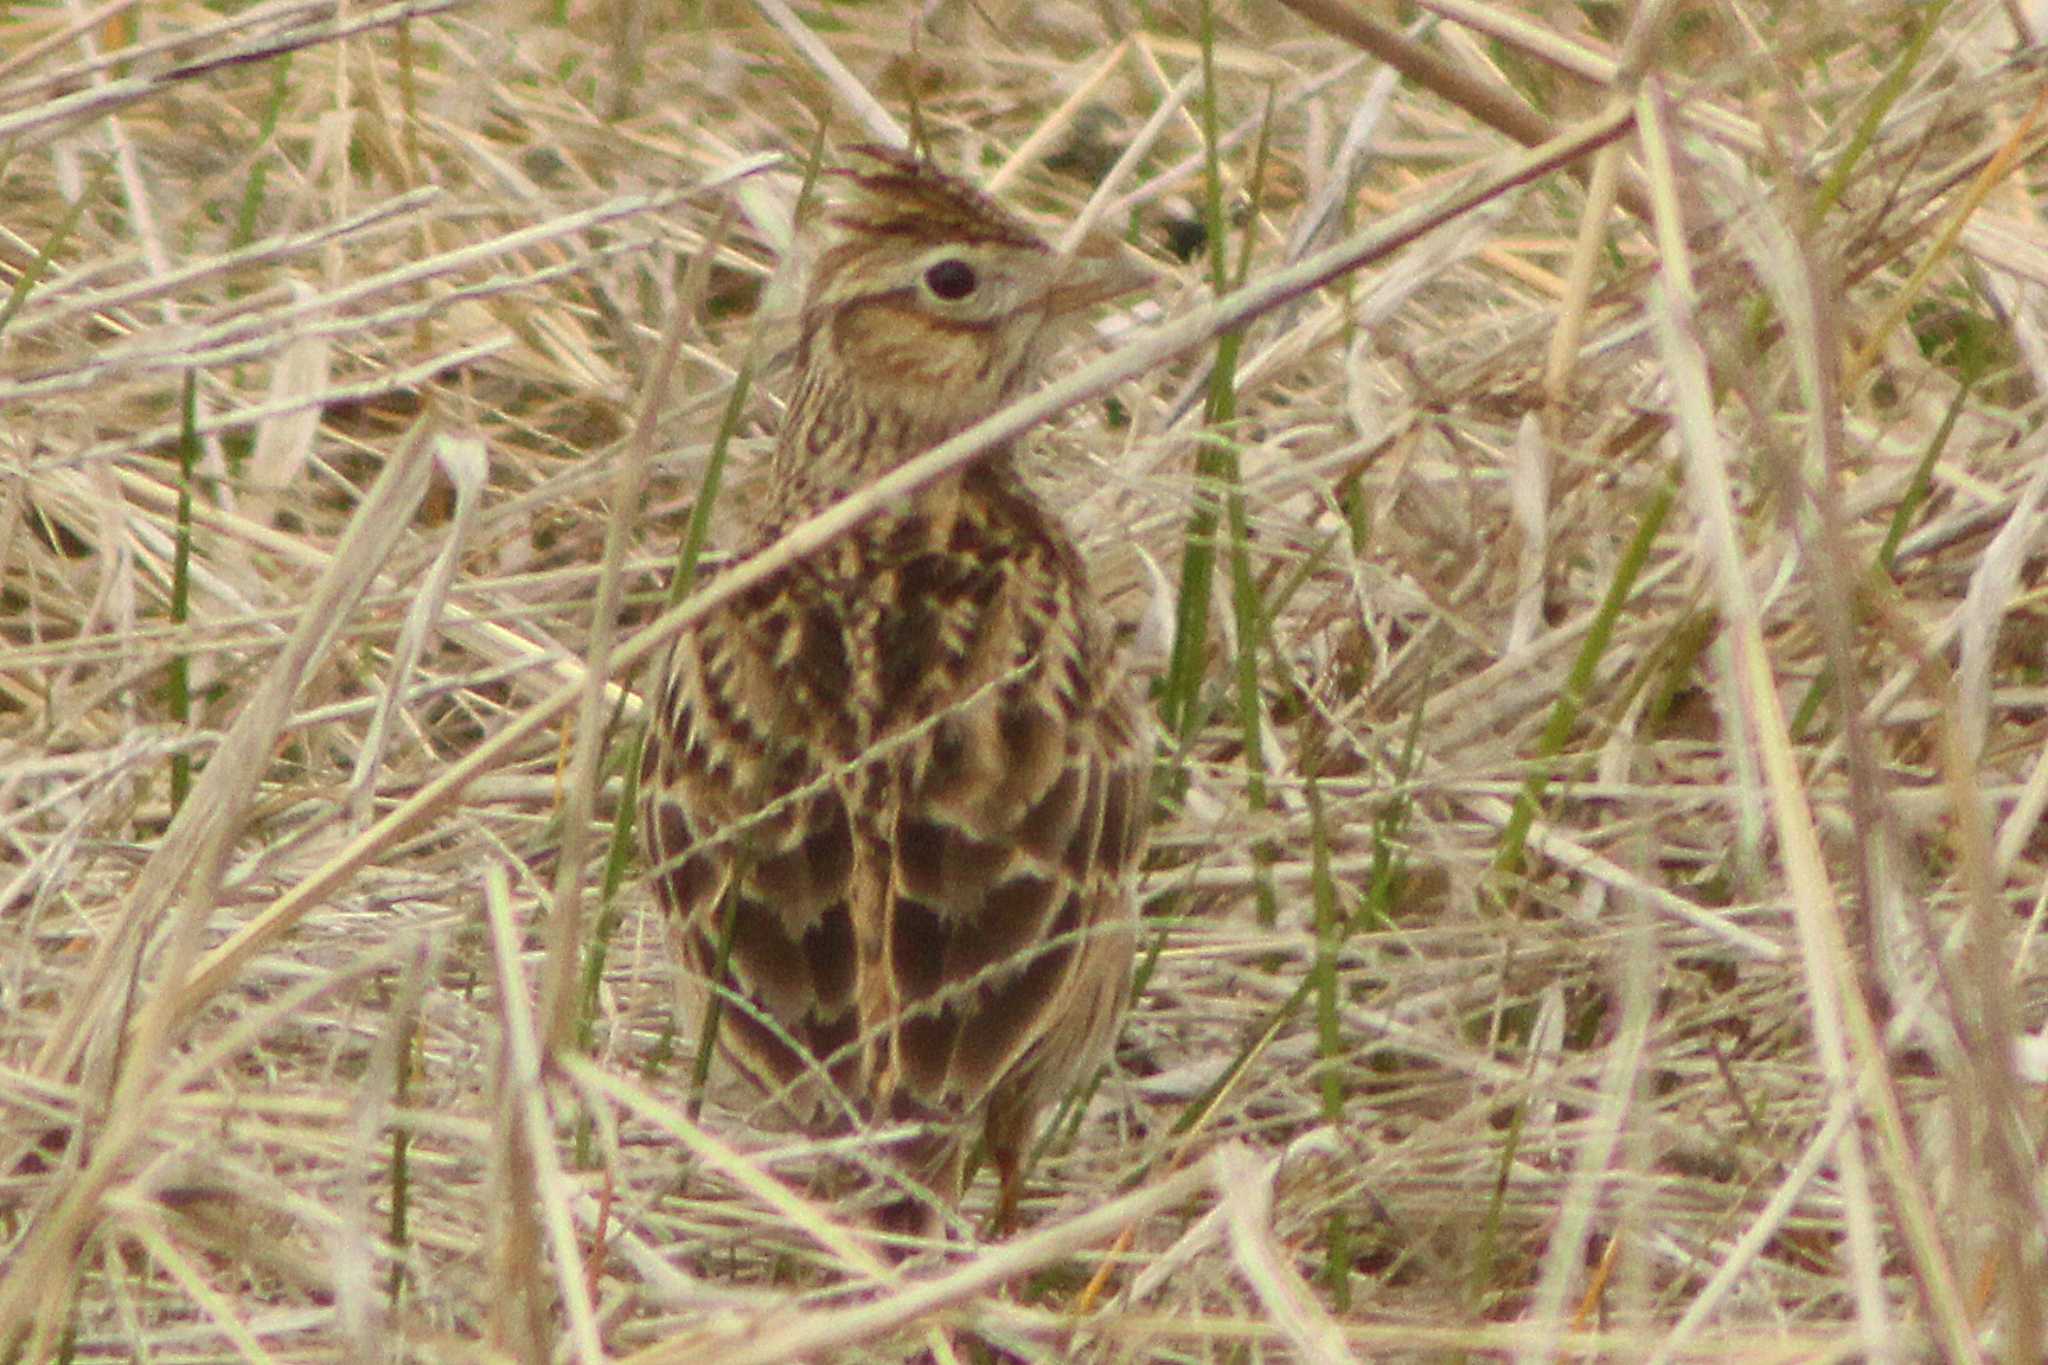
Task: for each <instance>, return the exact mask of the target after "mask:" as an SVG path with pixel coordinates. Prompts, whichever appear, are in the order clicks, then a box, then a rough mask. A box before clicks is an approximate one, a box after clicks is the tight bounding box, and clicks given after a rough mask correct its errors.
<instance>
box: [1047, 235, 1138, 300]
mask: <svg viewBox="0 0 2048 1365" xmlns="http://www.w3.org/2000/svg"><path fill="white" fill-rule="evenodd" d="M1164 279H1165V277H1164V276H1163V275H1162V274H1161V273H1160V272H1159V270H1158V269H1157V268H1155V267H1154V266H1153V265H1152V264H1151V263H1150V262H1149V261H1147V260H1146V259H1145V258H1144V257H1143V256H1141V255H1139V254H1138V253H1137V251H1135V250H1134V249H1132V248H1131V247H1129V246H1127V245H1125V244H1124V243H1122V242H1120V241H1118V240H1117V239H1116V238H1114V237H1109V236H1106V235H1103V234H1097V235H1096V236H1093V237H1091V238H1089V239H1088V240H1087V241H1085V242H1083V243H1082V244H1081V245H1080V247H1079V248H1078V249H1077V250H1076V251H1075V252H1074V254H1073V255H1071V256H1069V257H1067V259H1066V261H1065V262H1064V264H1063V265H1062V266H1061V268H1060V271H1059V273H1058V275H1057V276H1056V277H1055V278H1054V280H1053V283H1052V287H1051V288H1049V289H1047V290H1046V291H1045V312H1046V317H1047V318H1048V319H1053V320H1057V319H1059V318H1063V317H1069V316H1072V315H1073V314H1076V313H1079V312H1081V311H1083V310H1084V309H1088V308H1093V307H1094V306H1095V305H1096V304H1098V303H1108V302H1109V301H1110V300H1112V299H1118V298H1122V297H1123V296H1124V295H1126V294H1131V293H1136V292H1137V291H1139V290H1141V289H1157V288H1159V287H1160V285H1161V284H1162V283H1163V281H1164Z"/></svg>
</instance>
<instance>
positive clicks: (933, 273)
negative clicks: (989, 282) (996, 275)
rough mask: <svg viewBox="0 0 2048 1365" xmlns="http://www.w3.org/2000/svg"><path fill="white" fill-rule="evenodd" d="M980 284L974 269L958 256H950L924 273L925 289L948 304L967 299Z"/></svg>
mask: <svg viewBox="0 0 2048 1365" xmlns="http://www.w3.org/2000/svg"><path fill="white" fill-rule="evenodd" d="M980 282H981V281H980V279H979V277H977V276H976V275H975V273H974V267H973V266H971V265H969V264H967V262H965V261H963V260H961V259H960V258H959V257H957V256H948V257H947V258H946V259H945V260H943V261H940V262H939V263H938V264H937V265H935V266H933V267H932V268H931V269H929V270H927V271H925V272H924V287H925V288H927V289H929V290H931V291H932V293H934V294H936V295H938V296H939V297H940V298H942V299H945V300H946V301H947V302H948V303H958V302H959V301H960V300H962V299H964V298H966V297H967V296H968V295H969V294H972V293H973V292H974V287H975V285H977V284H979V283H980Z"/></svg>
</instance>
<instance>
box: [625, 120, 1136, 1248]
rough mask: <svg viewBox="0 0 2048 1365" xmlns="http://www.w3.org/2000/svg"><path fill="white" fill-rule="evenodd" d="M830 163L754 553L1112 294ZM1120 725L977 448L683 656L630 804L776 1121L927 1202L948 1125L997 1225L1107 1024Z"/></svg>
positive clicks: (990, 231) (1006, 486) (1129, 869)
mask: <svg viewBox="0 0 2048 1365" xmlns="http://www.w3.org/2000/svg"><path fill="white" fill-rule="evenodd" d="M858 155H859V156H860V158H861V160H862V162H863V164H862V166H861V167H860V169H858V170H856V171H850V172H845V173H841V174H840V175H839V176H837V177H836V179H837V180H838V182H839V186H840V191H841V192H840V193H839V194H837V195H836V196H835V198H834V201H833V204H832V207H831V210H830V211H829V214H828V221H829V222H830V224H831V225H832V227H833V228H834V229H835V233H834V236H833V239H832V242H831V245H830V246H829V248H828V249H827V250H826V251H825V253H824V255H823V256H822V258H821V260H820V261H819V264H818V266H817V272H816V276H815V279H814V280H813V282H812V285H811V288H810V292H809V294H808V296H807V297H806V299H805V303H804V309H803V316H802V322H801V340H800V342H799V344H798V350H797V362H796V366H797V380H796V391H795V395H794V397H793V398H792V399H791V401H790V405H789V411H788V415H787V417H786V420H785V422H784V425H783V428H782V432H781V438H780V441H779V442H778V444H777V448H776V452H775V456H774V460H773V463H772V465H771V469H770V480H769V483H770V490H771V491H770V493H769V505H768V508H767V512H766V515H765V516H764V517H763V519H762V521H761V524H760V525H759V526H758V528H757V529H756V531H755V534H754V536H753V542H754V544H753V548H755V549H759V548H761V547H764V546H766V545H769V544H771V543H773V542H774V541H775V540H776V539H777V537H778V536H780V535H781V534H782V532H783V531H784V530H785V529H786V528H787V527H789V526H790V525H793V524H794V523H796V522H799V521H802V520H803V519H805V518H806V517H808V516H810V515H812V514H813V513H815V512H817V511H818V510H820V509H821V508H823V507H825V506H827V505H829V504H831V503H833V502H836V501H838V500H839V499H841V498H843V497H845V496H846V495H847V494H848V493H850V492H852V491H854V490H856V489H858V488H860V487H861V486H862V485H864V484H866V483H869V482H871V481H873V479H875V478H876V477H877V476H879V475H881V474H883V473H885V472H887V471H888V470H890V469H891V468H894V467H895V466H897V465H900V464H902V463H903V462H905V461H906V460H908V459H910V458H912V457H914V456H916V455H919V454H921V453H923V452H924V451H926V450H928V449H930V448H931V447H932V446H933V445H935V444H937V443H938V442H940V441H942V440H944V439H946V438H947V437H949V436H952V435H954V434H955V433H957V432H959V431H962V430H964V429H965V428H967V427H968V426H971V425H972V424H973V423H974V422H976V421H977V420H979V419H980V418H982V417H984V416H987V415H988V414H989V413H991V412H993V411H994V410H995V409H996V408H998V407H1000V406H1001V405H1002V404H1003V402H1004V401H1005V400H1007V399H1009V398H1011V397H1012V396H1014V395H1015V394H1016V393H1017V392H1018V391H1019V390H1020V389H1021V388H1022V387H1024V386H1025V385H1026V384H1027V383H1029V382H1030V381H1031V379H1032V378H1033V377H1034V376H1035V374H1036V370H1037V363H1036V362H1037V352H1038V348H1039V343H1040V340H1041V338H1042V336H1043V334H1044V331H1045V327H1046V323H1047V322H1048V321H1049V320H1051V319H1052V318H1053V317H1055V316H1057V315H1059V314H1061V313H1065V312H1070V311H1072V310H1073V309H1074V308H1076V307H1078V306H1080V305H1082V304H1085V303H1087V302H1091V301H1097V300H1100V299H1102V298H1104V297H1107V296H1108V295H1110V294H1113V293H1116V292H1120V287H1118V286H1113V285H1111V284H1110V283H1109V282H1108V281H1106V280H1105V279H1104V278H1102V277H1101V276H1099V275H1097V276H1092V277H1091V276H1090V275H1089V274H1088V273H1086V272H1083V271H1079V270H1077V269H1076V268H1074V267H1072V266H1070V265H1065V264H1063V263H1062V262H1060V261H1059V260H1058V259H1057V258H1056V257H1055V256H1054V254H1053V253H1052V252H1051V250H1050V249H1049V248H1048V247H1047V246H1046V244H1045V243H1044V242H1043V241H1041V240H1040V239H1039V238H1038V237H1037V236H1036V235H1035V234H1034V233H1032V232H1031V231H1030V230H1029V229H1028V228H1027V227H1025V226H1024V225H1023V223H1022V222H1020V221H1019V220H1018V219H1016V218H1015V217H1013V216H1012V215H1011V214H1009V213H1008V212H1006V211H1005V210H1004V209H1002V208H1001V207H1000V206H998V205H997V204H995V203H994V202H993V201H991V200H990V199H988V198H987V197H986V196H984V195H982V194H980V193H979V192H978V191H976V190H974V189H973V188H971V187H969V186H967V185H966V184H964V183H962V182H961V181H958V180H955V179H953V178H951V177H949V176H945V175H942V174H940V173H939V172H937V171H935V170H933V169H931V168H930V167H929V166H927V165H925V164H923V163H921V162H918V161H915V160H912V159H911V158H909V157H907V156H904V155H901V154H899V153H893V152H887V151H883V150H880V149H874V148H863V149H858ZM1145 727H1146V722H1145V716H1144V712H1143V709H1142V706H1141V704H1140V702H1139V700H1138V697H1137V694H1136V692H1135V690H1134V688H1133V686H1132V684H1131V681H1130V679H1129V678H1128V677H1127V675H1126V673H1125V671H1124V665H1123V662H1122V659H1121V657H1120V653H1119V651H1118V649H1117V647H1116V645H1115V643H1114V641H1113V640H1112V638H1111V633H1110V630H1109V627H1108V625H1107V623H1106V621H1105V620H1104V619H1103V615H1102V613H1101V611H1100V609H1099V607H1098V606H1097V604H1096V601H1095V598H1094V596H1093V594H1092V593H1091V591H1090V589H1089V586H1088V578H1087V574H1086V571H1085V569H1084V567H1083V565H1082V562H1081V557H1080V555H1079V553H1078V552H1077V550H1076V549H1075V547H1074V543H1073V540H1072V538H1071V536H1070V535H1069V534H1068V532H1067V530H1066V528H1065V527H1064V526H1063V525H1062V524H1061V523H1060V521H1059V519H1058V518H1057V517H1056V516H1055V515H1054V514H1053V513H1052V512H1051V511H1050V510H1049V509H1048V508H1047V507H1046V506H1045V505H1044V504H1043V503H1042V502H1040V501H1039V499H1038V498H1037V497H1036V496H1034V495H1033V493H1032V492H1031V491H1030V490H1029V489H1028V488H1027V487H1026V486H1025V484H1024V482H1023V480H1022V479H1021V478H1020V477H1019V475H1018V473H1017V471H1016V469H1015V468H1014V466H1013V463H1012V460H1011V457H1010V453H1009V451H1007V450H997V451H994V452H991V453H990V454H988V455H987V456H986V457H984V458H983V459H981V460H980V461H979V462H977V463H976V464H975V465H973V466H972V467H971V468H970V469H968V470H967V471H966V472H964V473H961V474H958V475H955V476H952V477H950V478H948V479H945V480H942V481H940V482H939V483H937V484H935V485H932V486H929V487H928V488H927V489H926V490H925V491H923V492H921V493H920V494H918V495H917V496H916V497H915V498H914V499H913V500H911V501H909V502H908V503H907V504H905V505H902V506H899V507H895V508H892V509H890V510H888V511H886V512H884V513H882V514H881V515H879V516H877V517H874V518H872V519H870V520H869V521H867V522H865V523H863V524H862V525H861V526H859V527H857V528H856V529H855V530H854V531H852V532H851V533H850V534H848V535H845V536H842V537H840V538H839V539H837V540H835V541H834V542H832V543H831V544H829V545H827V546H825V547H824V548H823V549H821V550H819V551H817V552H815V553H814V554H811V555H809V556H808V557H806V558H804V559H802V560H800V561H798V562H797V563H796V564H794V565H793V566H792V567H790V568H789V569H786V570H784V571H783V572H781V573H780V574H778V575H777V576H775V577H774V578H773V579H771V580H769V581H768V582H766V583H764V584H762V585H760V586H758V587H756V588H754V589H752V590H750V591H747V592H745V593H742V594H741V595H739V596H738V597H737V598H735V599H734V600H733V601H731V602H730V603H728V604H726V605H725V606H724V607H722V608H720V609H719V610H718V611H716V612H715V613H713V614H712V615H711V616H709V617H707V618H706V619H704V620H703V621H702V622H701V623H700V624H699V625H698V626H697V627H696V628H694V629H693V630H690V631H689V632H687V633H685V634H684V635H683V636H682V637H681V638H679V639H678V640H677V641H676V643H675V646H674V648H673V650H672V652H671V654H670V656H669V660H668V665H667V668H666V670H665V671H664V674H663V677H662V680H661V684H660V687H659V690H658V692H657V694H656V705H655V708H654V723H653V728H652V730H651V732H650V733H649V736H648V741H647V746H646V751H645V759H644V763H643V767H642V772H641V789H642V792H643V800H644V802H645V805H644V809H643V812H642V814H643V821H644V827H645V830H646V839H647V847H648V853H649V857H650V859H651V861H652V862H653V863H654V865H655V867H656V875H655V886H656V889H657V891H658V894H659V898H660V901H661V904H662V906H663V908H664V909H665V910H666V911H667V912H668V918H669V924H670V927H671V931H672V937H673V939H674V941H675V943H676V945H677V948H678V951H679V953H680V956H681V957H682V959H683V962H684V964H685V965H686V967H687V970H688V972H689V973H690V974H692V975H694V976H695V977H697V978H699V979H700V983H701V980H705V979H709V978H710V977H711V976H712V975H713V973H714V972H715V971H716V970H717V966H718V961H719V944H720V941H721V938H722V934H723V927H724V925H725V924H726V923H727V922H728V917H729V922H730V925H731V948H730V956H729V958H728V960H727V965H726V971H725V976H724V980H723V984H724V985H725V986H726V987H728V988H729V990H730V995H729V996H728V1000H729V1002H730V1003H729V1007H728V1008H727V1009H726V1010H725V1012H724V1016H723V1020H722V1023H721V1025H720V1035H719V1041H720V1043H721V1044H722V1045H723V1048H724V1051H725V1053H726V1055H727V1056H728V1057H730V1058H731V1059H732V1060H734V1061H735V1062H736V1063H737V1064H738V1065H739V1067H740V1068H741V1069H742V1070H743V1071H744V1072H746V1073H747V1074H748V1075H749V1076H751V1077H752V1078H753V1079H754V1080H755V1081H756V1082H758V1083H759V1084H760V1085H761V1086H762V1087H763V1088H764V1089H766V1090H767V1091H769V1092H770V1094H771V1095H773V1096H774V1097H775V1098H776V1099H777V1100H778V1101H779V1102H780V1104H781V1105H782V1106H783V1107H784V1108H785V1109H786V1110H787V1111H789V1113H790V1114H791V1115H793V1116H794V1117H795V1119H796V1120H797V1121H798V1122H800V1123H802V1124H804V1125H805V1126H807V1127H811V1128H813V1129H816V1130H819V1131H833V1130H839V1129H843V1128H845V1127H847V1126H850V1125H858V1124H862V1123H894V1122H902V1121H911V1122H916V1123H919V1124H923V1125H925V1128H924V1133H925V1136H922V1137H920V1138H919V1139H917V1140H916V1141H914V1142H912V1143H910V1144H909V1145H908V1146H906V1147H905V1148H903V1149H902V1150H900V1151H899V1152H898V1153H897V1157H898V1159H899V1161H900V1162H901V1164H902V1165H903V1166H904V1168H905V1170H906V1174H908V1175H909V1176H910V1177H911V1178H912V1180H913V1181H914V1182H916V1183H917V1184H918V1185H921V1186H923V1187H924V1188H925V1189H928V1190H929V1191H931V1192H932V1193H934V1194H936V1195H937V1196H938V1197H939V1198H941V1199H944V1200H946V1201H947V1202H949V1203H950V1202H953V1201H955V1200H957V1199H958V1197H959V1193H960V1177H961V1165H962V1155H963V1151H964V1144H965V1143H967V1142H968V1141H971V1139H972V1137H973V1136H974V1130H975V1128H976V1127H979V1128H980V1129H981V1131H982V1132H983V1134H984V1135H985V1136H986V1139H987V1146H988V1150H989V1153H990V1155H991V1157H992V1159H993V1161H994V1162H995V1164H996V1166H997V1168H998V1171H999V1172H1000V1174H1001V1177H1002V1197H1003V1202H1002V1210H1001V1212H1002V1217H1003V1218H1004V1219H1005V1220H1006V1219H1007V1218H1008V1216H1009V1215H1010V1214H1011V1213H1013V1212H1014V1209H1015V1204H1016V1199H1017V1194H1018V1186H1019V1175H1020V1162H1021V1159H1022V1155H1023V1151H1024V1147H1025V1144H1026V1143H1027V1142H1028V1141H1029V1140H1030V1137H1031V1134H1032V1130H1033V1121H1034V1119H1035V1117H1036V1115H1037V1113H1038V1111H1039V1109H1040V1108H1041V1107H1042V1106H1043V1105H1044V1104H1045V1103H1046V1102H1047V1101H1049V1100H1053V1099H1057V1098H1058V1097H1059V1096H1060V1095H1061V1094H1062V1093H1064V1092H1065V1091H1066V1089H1067V1088H1068V1087H1069V1086H1071V1085H1072V1084H1073V1083H1074V1082H1075V1081H1076V1080H1078V1079H1080V1078H1081V1077H1082V1076H1083V1075H1084V1074H1085V1073H1086V1072H1087V1071H1089V1070H1090V1069H1091V1068H1093V1067H1094V1065H1095V1064H1096V1063H1097V1062H1098V1061H1099V1060H1100V1058H1101V1056H1102V1055H1103V1053H1104V1051H1105V1050H1106V1049H1107V1047H1108V1045H1109V1043H1110V1041H1111V1038H1112V1035H1113V1034H1114V1032H1115V1028H1116V1024H1117V1020H1118V1018H1119V1016H1120V1014H1121V1012H1122V1009H1123V1006H1124V1003H1125V995H1126V993H1127V990H1128V983H1129V977H1130V968H1131V954H1132V946H1133V939H1134V936H1135V925H1136V910H1135V905H1134V900H1133V882H1134V880H1135V876H1136V873H1137V866H1138V861H1139V855H1140V851H1141V847H1142V843H1143V818H1144V813H1145V770H1146V761H1147V757H1148V750H1149V744H1148V741H1147V739H1146V728H1145ZM914 1207H915V1205H914V1203H912V1202H910V1201H909V1200H899V1201H898V1203H897V1205H896V1208H897V1209H898V1210H907V1209H912V1208H914ZM901 1217H902V1215H901V1214H892V1216H891V1218H890V1221H898V1220H899V1219H900V1218H901ZM915 1221H923V1220H922V1219H916V1220H915Z"/></svg>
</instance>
